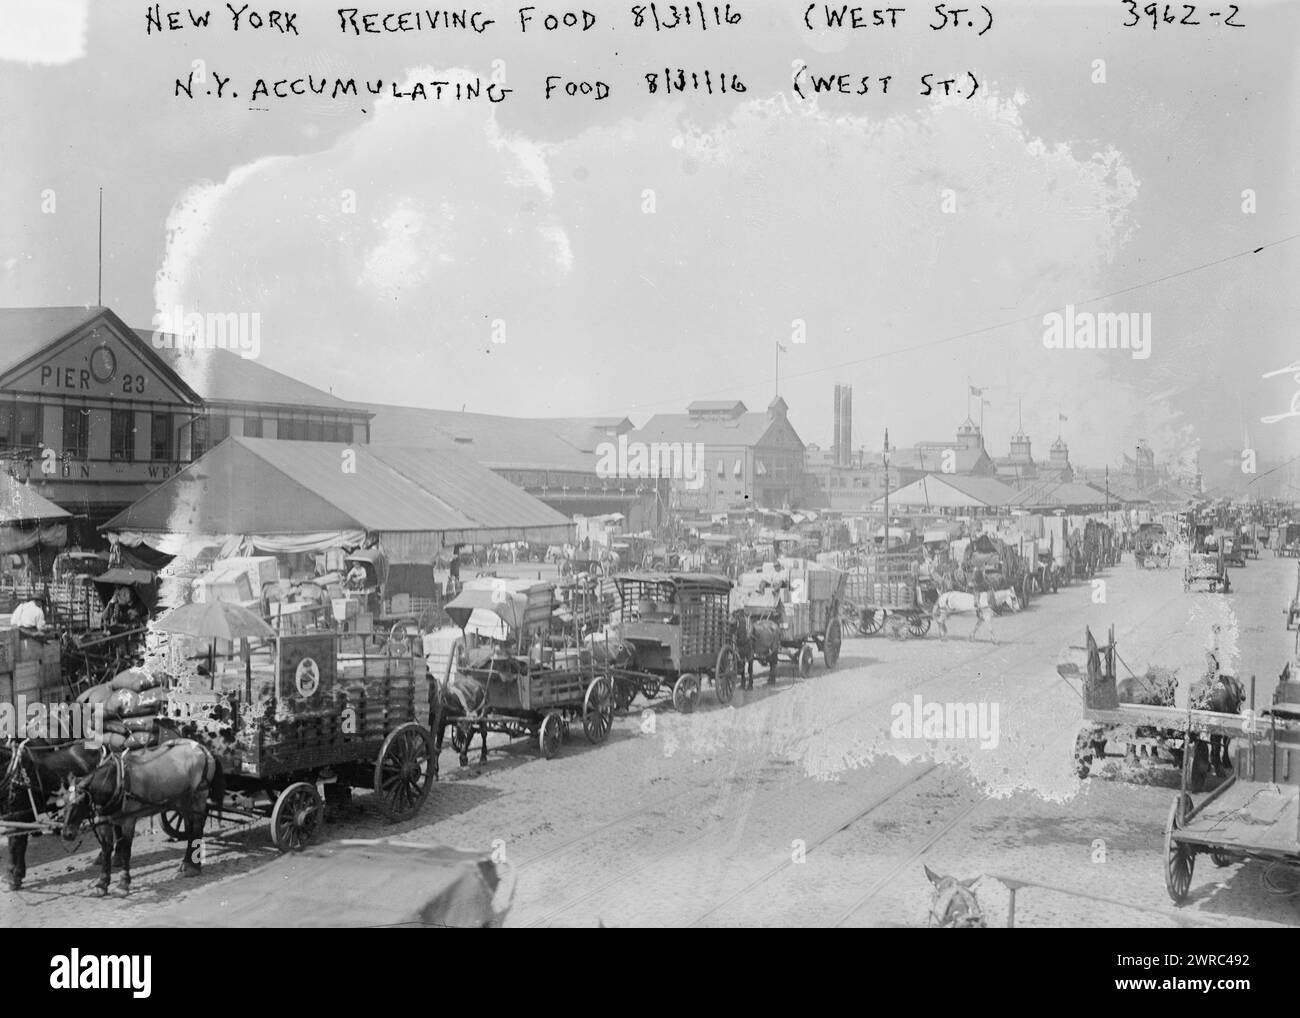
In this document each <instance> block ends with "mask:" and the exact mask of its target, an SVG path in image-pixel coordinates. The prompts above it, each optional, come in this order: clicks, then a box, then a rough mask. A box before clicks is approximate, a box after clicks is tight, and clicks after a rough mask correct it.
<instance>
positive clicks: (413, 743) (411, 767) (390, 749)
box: [156, 628, 437, 851]
mask: <svg viewBox="0 0 1300 1018" xmlns="http://www.w3.org/2000/svg"><path fill="white" fill-rule="evenodd" d="M269 632H270V630H269V628H268V633H269ZM351 644H355V647H353V646H351ZM263 651H264V653H263V652H254V651H253V650H252V649H251V648H250V649H249V651H248V652H247V655H246V657H245V659H244V661H243V662H242V665H243V668H242V669H239V668H236V669H235V670H234V671H233V672H231V673H225V674H223V673H221V672H220V671H219V670H218V672H217V673H216V674H213V675H211V676H209V677H208V684H209V685H210V688H209V689H206V690H205V689H202V688H195V687H196V686H200V687H201V685H202V684H203V679H202V677H200V678H199V679H198V680H197V681H191V682H189V683H188V687H189V688H183V687H182V688H177V689H174V690H172V691H171V692H169V694H168V696H167V699H166V702H165V704H164V708H163V712H162V714H161V715H160V716H159V717H158V718H157V719H156V724H157V726H158V727H159V728H161V729H163V731H164V733H170V734H171V735H172V736H176V737H183V738H190V739H194V740H195V741H198V742H200V743H202V744H203V745H205V746H206V747H207V748H208V749H209V750H211V751H212V753H213V754H214V755H215V756H216V758H217V759H218V760H219V761H220V763H221V769H222V774H223V777H224V782H225V788H226V790H227V791H228V792H229V793H231V798H230V801H226V800H225V799H218V800H216V801H213V802H210V803H209V806H208V816H209V817H211V818H213V819H216V820H218V821H221V820H226V819H235V820H255V819H260V818H269V819H270V821H271V840H272V842H273V843H274V844H275V846H276V847H277V848H279V849H280V850H281V851H286V850H290V849H299V848H302V847H303V846H304V845H306V844H308V843H309V842H310V841H311V840H312V838H313V837H315V836H316V834H317V833H318V832H319V830H320V828H321V826H322V823H323V820H324V808H323V800H322V794H321V790H322V788H323V789H324V792H325V795H324V800H335V799H347V798H349V797H350V794H351V793H350V790H351V789H352V788H372V789H373V790H374V792H375V795H376V799H377V800H378V803H379V806H380V808H381V810H382V811H383V813H384V814H385V816H386V817H387V818H388V819H389V820H402V819H406V818H408V817H410V816H412V815H414V814H415V812H416V811H417V810H418V809H419V808H420V806H421V805H422V804H423V803H424V801H425V799H426V798H427V797H428V795H429V789H430V787H431V785H432V783H433V781H434V780H435V779H436V777H437V759H436V757H435V756H434V747H433V737H432V735H431V733H430V731H429V729H428V728H426V727H425V725H424V724H423V723H421V722H420V721H418V720H417V718H418V717H419V716H420V712H419V704H418V701H419V699H420V697H419V694H420V689H421V687H422V686H423V684H424V675H425V669H424V661H423V659H422V658H420V657H418V656H416V655H415V654H413V653H411V652H410V651H409V650H407V649H406V648H405V647H403V648H402V649H401V650H398V649H397V646H396V645H393V644H390V645H388V646H387V647H386V648H385V650H384V652H382V653H379V654H375V653H373V652H372V651H370V650H369V648H368V646H367V641H364V640H355V638H354V639H352V640H349V639H348V638H345V637H342V636H340V634H338V633H337V632H332V631H329V630H324V631H317V632H309V633H301V634H294V635H280V636H268V638H267V640H266V644H265V646H264V648H263ZM241 671H242V674H240V672H241ZM161 819H162V824H163V829H164V830H165V831H166V832H167V833H168V834H169V835H170V836H172V837H174V838H179V837H181V836H182V833H181V825H180V823H179V819H180V818H179V815H178V814H176V813H172V812H164V813H163V814H162V815H161Z"/></svg>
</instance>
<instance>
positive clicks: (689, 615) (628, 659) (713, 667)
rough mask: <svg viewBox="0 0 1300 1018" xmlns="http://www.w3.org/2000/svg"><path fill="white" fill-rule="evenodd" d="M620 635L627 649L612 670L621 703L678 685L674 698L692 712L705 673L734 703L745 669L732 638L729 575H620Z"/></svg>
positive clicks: (721, 696)
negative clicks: (626, 652) (739, 678)
mask: <svg viewBox="0 0 1300 1018" xmlns="http://www.w3.org/2000/svg"><path fill="white" fill-rule="evenodd" d="M614 584H615V586H616V587H617V588H618V595H619V602H620V617H621V620H622V621H621V624H620V637H621V640H622V645H623V646H624V647H626V648H627V649H628V652H629V653H628V655H627V656H624V657H623V658H621V659H620V660H619V661H618V662H617V663H616V667H614V668H613V671H612V681H613V682H614V683H615V684H616V685H617V686H619V687H620V690H619V692H618V693H617V697H618V700H619V702H621V703H629V702H631V699H632V697H634V696H635V695H636V693H637V692H639V693H641V695H642V696H644V697H645V698H646V699H652V698H653V697H655V696H657V695H658V693H659V690H660V689H661V688H662V686H664V685H669V686H671V687H672V699H673V706H674V707H675V708H676V709H677V710H679V711H682V712H690V711H692V710H694V709H695V705H696V704H697V703H699V699H700V687H701V684H702V681H703V680H704V679H708V680H709V681H710V682H711V683H712V684H713V689H714V692H715V693H716V695H717V697H718V702H719V703H723V704H726V703H730V702H731V697H732V695H733V693H734V692H735V689H736V679H737V676H738V675H739V671H740V657H739V655H738V654H737V652H736V647H735V644H734V642H733V641H732V638H731V615H730V601H731V587H732V584H731V580H729V579H727V578H726V577H725V576H712V575H710V574H708V573H651V572H647V573H625V574H623V575H621V576H616V577H615V578H614Z"/></svg>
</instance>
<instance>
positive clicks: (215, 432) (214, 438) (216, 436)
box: [208, 417, 230, 445]
mask: <svg viewBox="0 0 1300 1018" xmlns="http://www.w3.org/2000/svg"><path fill="white" fill-rule="evenodd" d="M229 437H230V418H229V417H209V418H208V441H209V442H210V443H211V444H212V445H220V444H221V443H222V442H224V441H225V440H226V439H227V438H229Z"/></svg>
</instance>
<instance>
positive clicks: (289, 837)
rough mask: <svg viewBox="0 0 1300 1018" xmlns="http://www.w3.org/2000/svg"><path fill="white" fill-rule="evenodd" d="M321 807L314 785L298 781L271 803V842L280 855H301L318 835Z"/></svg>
mask: <svg viewBox="0 0 1300 1018" xmlns="http://www.w3.org/2000/svg"><path fill="white" fill-rule="evenodd" d="M324 820H325V807H324V805H323V804H322V803H321V798H320V793H319V792H318V791H316V786H315V785H313V784H310V783H308V782H306V781H298V782H296V783H294V784H292V785H290V786H289V787H288V788H286V789H285V790H284V791H283V792H281V793H280V795H279V797H278V798H277V799H276V800H275V807H274V808H273V809H272V810H271V842H272V844H274V845H275V847H276V848H278V849H279V850H280V851H281V852H301V851H302V850H303V849H304V848H306V847H307V846H308V845H309V844H311V842H312V839H313V838H315V837H316V835H317V834H318V833H319V832H320V829H321V826H322V825H323V823H324Z"/></svg>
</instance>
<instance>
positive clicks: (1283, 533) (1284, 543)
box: [1269, 523, 1300, 558]
mask: <svg viewBox="0 0 1300 1018" xmlns="http://www.w3.org/2000/svg"><path fill="white" fill-rule="evenodd" d="M1269 544H1270V545H1271V546H1272V548H1273V557H1274V558H1300V523H1281V524H1279V525H1278V526H1277V527H1276V528H1275V529H1274V530H1273V534H1272V537H1271V538H1270V539H1269Z"/></svg>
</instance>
